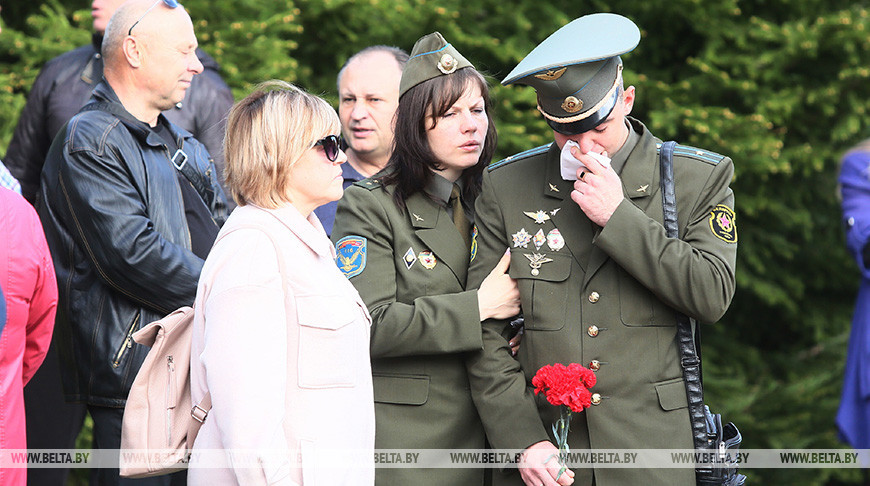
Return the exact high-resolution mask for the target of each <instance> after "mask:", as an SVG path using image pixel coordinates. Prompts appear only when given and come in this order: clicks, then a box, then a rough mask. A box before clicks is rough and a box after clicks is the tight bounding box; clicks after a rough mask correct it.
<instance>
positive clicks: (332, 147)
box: [312, 135, 341, 162]
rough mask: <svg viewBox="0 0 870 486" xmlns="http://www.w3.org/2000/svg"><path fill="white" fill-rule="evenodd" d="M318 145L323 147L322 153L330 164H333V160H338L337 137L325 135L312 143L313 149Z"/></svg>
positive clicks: (339, 144)
mask: <svg viewBox="0 0 870 486" xmlns="http://www.w3.org/2000/svg"><path fill="white" fill-rule="evenodd" d="M318 145H322V146H323V153H325V154H326V158H327V159H329V161H330V162H335V159H337V158H338V152H339V151H341V137H339V136H338V135H327V136H325V137H323V138H321V139H320V140H318V141H316V142H314V147H316V146H318ZM312 148H313V147H312Z"/></svg>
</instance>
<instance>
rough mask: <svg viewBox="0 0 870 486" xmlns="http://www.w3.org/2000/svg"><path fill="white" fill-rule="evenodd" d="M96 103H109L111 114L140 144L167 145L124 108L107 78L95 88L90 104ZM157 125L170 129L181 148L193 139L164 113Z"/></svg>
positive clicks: (158, 117)
mask: <svg viewBox="0 0 870 486" xmlns="http://www.w3.org/2000/svg"><path fill="white" fill-rule="evenodd" d="M94 101H97V102H102V103H107V104H108V105H109V107H110V109H111V113H112V114H113V115H114V116H116V117H117V118H118V119H119V120H121V123H123V124H124V126H126V127H127V129H128V130H130V133H131V134H133V136H134V137H135V138H136V140H137V141H139V142H140V143H144V144H147V145H149V146H151V147H161V146H164V145H165V144H164V143H163V141H162V140H160V137H159V136H158V135H157V134H155V133H154V131H153V130H151V127H149V126H148V124H147V123H145V122H143V121H141V120H139V119H137V118H136V117H134V116H133V115H132V114H130V112H129V111H127V109H126V108H124V105H123V104H121V100H120V98H118V95H117V94H116V93H115V90H114V89H112V86H111V85H110V84H109V82H108V81H106V78H103V79H102V81H100V84H98V85H97V87H96V88H94V92H93V95H92V96H91V101H90V102H89V103H91V102H94ZM157 123H163V124H165V125H166V126H167V127H168V128H169V133H171V134H172V137H173V138H175V140H176V143H177V144H178V147H179V148H183V147H184V141H185V140H187V139H190V138H192V137H193V135H192V134H191V133H190V132H188V131H187V130H184V129H183V128H180V127H178V126H176V125H173V124H172V123H169V121H168V120H167V119H166V117H164V116H163V113H161V114H159V115H157Z"/></svg>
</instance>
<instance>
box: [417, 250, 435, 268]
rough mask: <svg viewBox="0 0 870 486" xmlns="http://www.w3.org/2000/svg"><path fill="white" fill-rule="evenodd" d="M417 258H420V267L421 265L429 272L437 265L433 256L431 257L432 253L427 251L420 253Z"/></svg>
mask: <svg viewBox="0 0 870 486" xmlns="http://www.w3.org/2000/svg"><path fill="white" fill-rule="evenodd" d="M419 258H420V265H423V267H424V268H428V269H429V270H432V269H433V268H435V264H436V263H438V262H437V261H436V260H435V255H433V254H432V252H431V251H429V250H426V251H421V252H420V255H419Z"/></svg>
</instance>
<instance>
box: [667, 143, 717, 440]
mask: <svg viewBox="0 0 870 486" xmlns="http://www.w3.org/2000/svg"><path fill="white" fill-rule="evenodd" d="M676 145H677V142H665V143H663V144H662V147H661V153H660V154H659V162H660V164H661V178H660V183H661V190H662V210H663V211H664V224H665V232H666V233H667V235H668V238H679V227H678V226H677V196H676V192H675V190H674V186H675V184H674V160H673V158H674V147H676ZM693 324H694V319H691V318H689V317H688V316H686V315H684V314H681V313H677V344H678V345H679V348H680V365H681V366H682V368H683V379H684V380H685V382H686V397H687V398H688V400H689V419H690V421H691V422H692V438H693V439H694V442H695V448H696V449H701V448H705V447H706V446H707V423H706V414H705V412H704V387H703V384H702V382H701V359H700V357H699V356H698V353H696V351H695V349H696V341H695V340H696V338H699V336H697V335H693V334H692V327H693ZM694 327H695V328H697V327H698V326H694Z"/></svg>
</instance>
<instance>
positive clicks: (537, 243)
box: [532, 229, 547, 250]
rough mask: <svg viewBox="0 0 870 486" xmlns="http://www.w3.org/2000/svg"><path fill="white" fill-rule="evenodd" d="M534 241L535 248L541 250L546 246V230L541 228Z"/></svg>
mask: <svg viewBox="0 0 870 486" xmlns="http://www.w3.org/2000/svg"><path fill="white" fill-rule="evenodd" d="M532 241H533V242H534V243H535V249H536V250H540V249H541V247H542V246H544V242H545V241H547V237H546V236H544V230H542V229H539V230H538V232H537V233H535V237H534V238H533V239H532Z"/></svg>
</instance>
